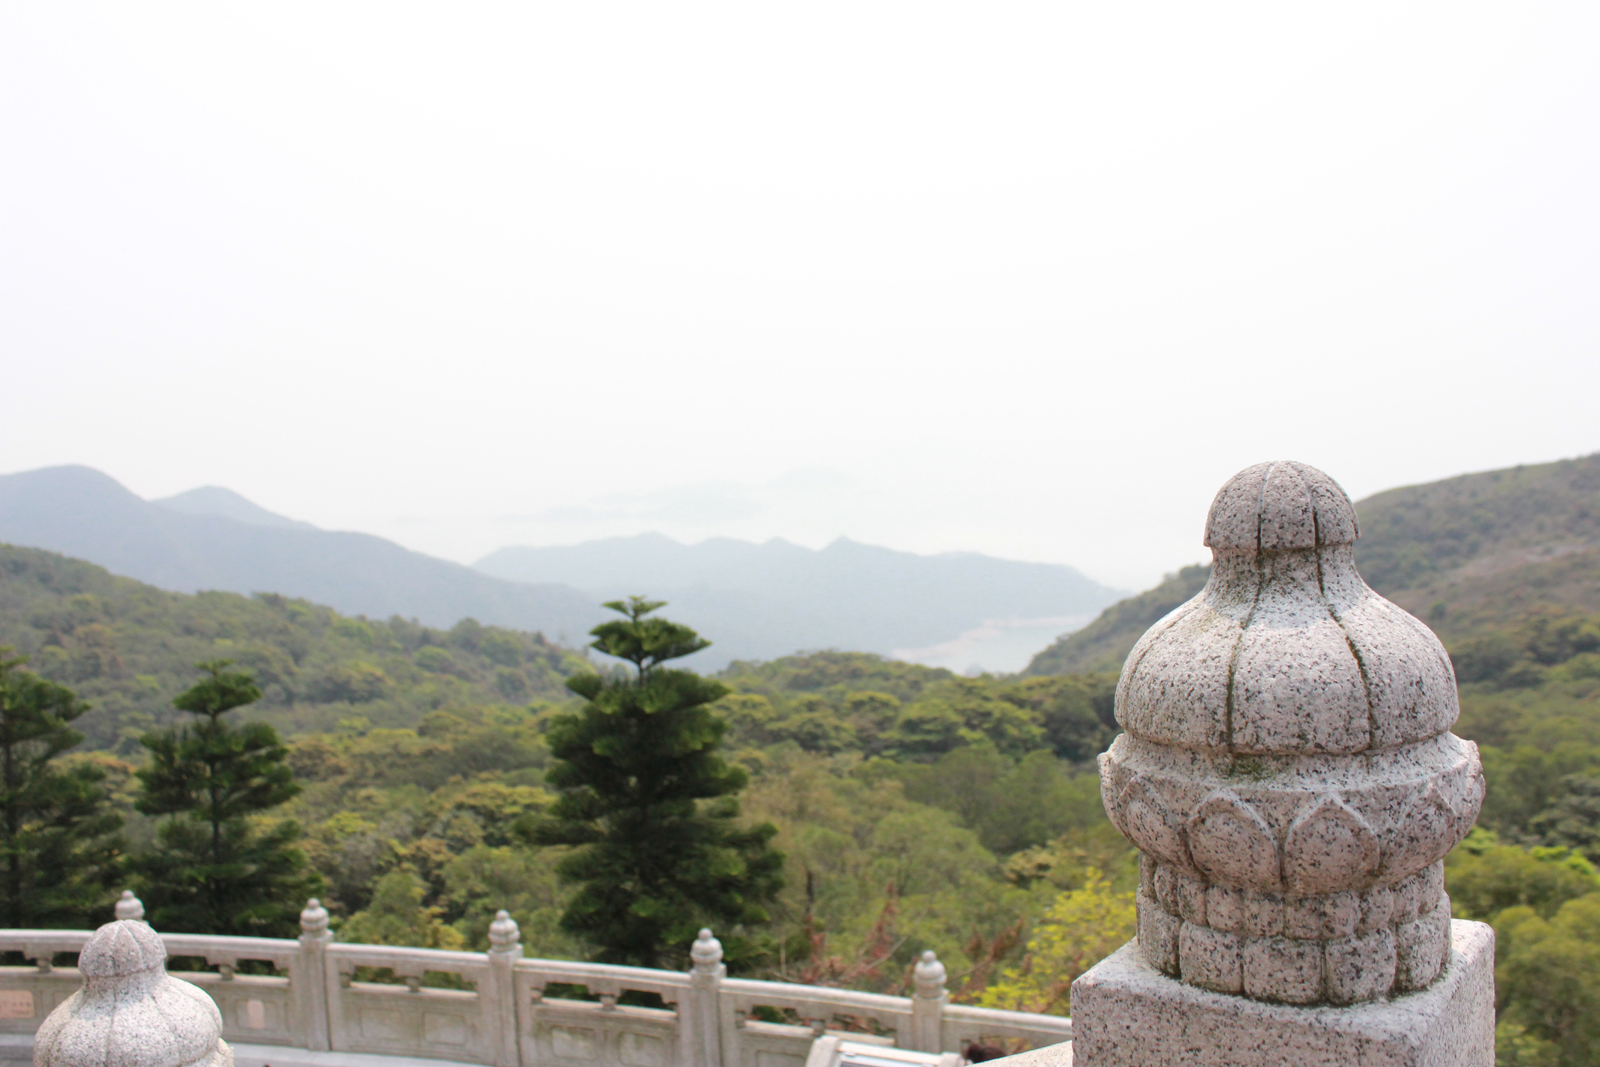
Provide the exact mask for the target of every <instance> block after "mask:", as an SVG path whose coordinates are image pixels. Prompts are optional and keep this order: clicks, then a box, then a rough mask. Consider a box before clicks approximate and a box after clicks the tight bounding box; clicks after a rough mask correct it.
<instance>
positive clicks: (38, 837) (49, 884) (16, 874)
mask: <svg viewBox="0 0 1600 1067" xmlns="http://www.w3.org/2000/svg"><path fill="white" fill-rule="evenodd" d="M10 652H11V649H9V648H0V922H3V923H4V924H5V925H6V926H9V927H12V928H23V929H26V928H30V927H32V928H49V927H76V926H84V925H89V924H97V920H101V919H103V918H104V916H103V915H101V914H98V913H99V912H100V911H101V909H102V908H104V906H105V905H107V904H109V903H110V900H111V897H112V889H113V885H114V883H115V881H116V879H117V878H118V877H120V875H121V862H122V841H121V839H120V838H119V837H118V836H117V833H116V831H117V829H118V828H119V827H120V826H121V825H122V817H121V816H120V815H117V814H116V813H115V812H114V811H112V810H111V809H110V807H109V805H108V803H107V800H106V790H105V786H104V784H103V780H104V778H105V774H104V772H102V771H100V770H99V769H97V768H95V767H91V766H88V765H85V764H79V765H77V766H73V767H65V768H63V767H60V766H58V765H56V764H55V763H54V762H53V761H54V760H55V758H56V757H57V756H59V755H61V754H62V753H63V752H65V751H66V750H67V749H69V748H72V747H73V746H74V745H76V744H77V743H78V742H79V741H82V740H83V735H82V734H80V733H78V731H76V730H74V729H72V727H70V726H69V725H67V724H68V723H70V722H72V720H74V719H76V718H77V717H78V716H80V715H82V714H83V713H84V712H86V711H88V710H89V705H87V704H85V703H84V702H83V701H81V700H79V699H78V697H77V695H76V694H74V693H73V692H72V690H70V689H68V688H67V687H66V686H63V685H57V684H56V683H54V682H49V681H46V680H45V679H43V678H40V677H38V676H36V675H34V674H31V673H29V672H28V671H24V670H20V669H19V668H20V667H21V666H22V664H24V663H26V662H27V660H26V659H25V658H22V657H15V658H13V657H12V656H10V655H9V653H10Z"/></svg>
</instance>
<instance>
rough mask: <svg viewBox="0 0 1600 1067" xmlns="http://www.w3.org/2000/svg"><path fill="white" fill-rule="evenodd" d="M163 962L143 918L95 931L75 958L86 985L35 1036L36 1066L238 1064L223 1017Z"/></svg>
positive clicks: (162, 954)
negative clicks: (225, 1035) (226, 1036)
mask: <svg viewBox="0 0 1600 1067" xmlns="http://www.w3.org/2000/svg"><path fill="white" fill-rule="evenodd" d="M166 963H167V950H166V946H165V945H163V944H162V942H161V937H160V935H158V934H157V933H156V932H155V931H154V930H152V929H150V927H149V925H148V924H146V923H144V922H143V921H141V920H139V919H118V920H116V921H115V922H109V923H107V924H106V925H104V926H102V927H100V929H98V930H96V931H95V932H94V934H93V935H92V936H91V937H90V938H89V940H88V942H87V943H86V944H85V945H84V946H83V951H82V952H80V953H79V954H78V969H79V971H81V972H82V973H83V979H84V982H83V988H82V989H80V990H78V991H77V992H76V993H74V994H72V996H71V997H68V998H67V999H66V1000H65V1001H63V1002H61V1003H60V1004H58V1005H56V1008H55V1010H54V1011H52V1012H51V1013H50V1014H49V1016H48V1017H46V1018H45V1020H44V1023H43V1024H41V1025H40V1027H39V1031H38V1033H37V1034H35V1035H34V1040H33V1062H34V1065H35V1067H233V1049H231V1048H230V1047H229V1046H228V1043H227V1042H226V1041H224V1040H222V1013H221V1012H219V1011H218V1010H217V1006H216V1004H215V1003H214V1002H213V1001H212V999H211V998H210V997H209V996H207V995H206V993H205V991H204V990H202V989H201V988H200V987H199V986H196V985H192V984H191V983H189V982H183V981H179V980H178V979H176V978H173V977H172V976H171V975H169V974H167V967H166Z"/></svg>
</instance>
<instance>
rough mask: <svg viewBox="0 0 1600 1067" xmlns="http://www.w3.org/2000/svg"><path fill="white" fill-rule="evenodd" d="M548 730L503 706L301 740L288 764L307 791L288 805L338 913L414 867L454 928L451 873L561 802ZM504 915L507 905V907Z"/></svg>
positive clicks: (360, 904) (509, 840) (363, 902)
mask: <svg viewBox="0 0 1600 1067" xmlns="http://www.w3.org/2000/svg"><path fill="white" fill-rule="evenodd" d="M539 727H540V720H539V718H538V717H537V716H535V715H534V714H531V713H530V712H527V711H520V712H519V711H511V710H509V709H502V708H476V709H454V710H452V711H448V712H434V713H432V714H430V715H429V716H428V717H427V718H426V719H424V721H423V724H422V726H421V727H420V728H419V729H416V730H372V729H365V730H362V731H354V730H353V731H349V732H342V733H336V734H314V735H308V736H305V737H301V738H298V739H296V740H295V741H294V742H293V745H292V747H291V749H290V754H289V762H290V766H291V767H293V768H294V769H295V770H296V772H297V776H298V777H299V780H300V781H301V783H302V784H303V786H304V787H305V791H304V793H303V794H302V795H301V796H299V797H298V798H296V799H295V800H294V801H293V802H292V804H291V805H290V806H289V808H288V811H290V812H291V813H292V814H293V815H294V816H295V817H296V818H298V819H300V820H301V821H302V823H303V824H304V825H305V828H306V829H305V835H306V836H305V847H306V850H307V852H308V853H309V854H310V856H311V859H312V863H313V865H314V866H315V867H316V868H317V869H318V870H319V871H321V872H323V873H324V875H325V876H326V878H327V879H328V883H329V891H328V894H327V900H326V901H325V903H327V905H328V907H329V908H330V910H332V911H333V912H334V913H335V914H347V913H350V912H354V911H357V910H360V909H362V908H364V907H366V906H367V901H368V898H369V896H370V894H371V893H372V887H373V885H374V884H375V882H376V881H377V879H378V878H379V877H381V876H382V875H384V874H386V873H388V872H389V871H391V870H395V869H405V870H408V871H410V872H412V873H414V874H416V875H417V876H418V877H420V878H421V879H422V880H423V882H424V883H425V884H426V885H427V887H428V891H427V897H426V903H427V904H428V905H429V906H433V905H436V904H437V905H442V906H444V907H445V910H444V911H443V912H442V913H441V914H442V915H444V916H445V917H446V921H449V922H459V921H462V920H463V919H464V918H466V915H465V912H463V911H461V910H459V909H457V908H455V907H454V906H453V905H452V904H451V902H450V901H448V900H446V899H445V898H446V896H447V894H448V888H447V886H448V881H447V877H446V874H445V870H446V868H447V867H448V866H449V864H450V863H451V862H453V861H454V859H455V858H456V857H458V856H460V855H462V854H464V853H466V852H468V851H470V850H472V849H473V848H475V847H477V846H480V845H483V846H488V847H490V848H500V847H506V846H509V845H512V844H513V842H514V838H513V834H512V832H511V825H512V824H513V823H514V822H515V821H516V820H517V819H519V818H522V817H524V816H526V815H529V814H531V813H534V812H538V811H542V810H543V809H544V808H545V807H547V806H548V804H549V803H550V801H551V800H552V797H551V795H550V794H549V793H548V792H547V791H546V790H545V789H544V788H543V787H542V786H541V785H540V784H537V783H541V782H542V781H543V767H544V765H545V762H546V760H547V759H548V754H547V752H546V749H545V747H544V742H543V740H542V737H541V735H540V729H539ZM497 907H509V905H507V904H501V905H497Z"/></svg>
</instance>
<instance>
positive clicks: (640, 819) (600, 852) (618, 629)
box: [524, 597, 783, 967]
mask: <svg viewBox="0 0 1600 1067" xmlns="http://www.w3.org/2000/svg"><path fill="white" fill-rule="evenodd" d="M606 606H607V607H610V608H612V609H613V610H615V611H617V612H619V613H621V614H622V615H624V616H626V619H625V620H617V621H613V622H608V623H604V624H602V625H600V626H597V627H595V628H594V630H593V631H591V633H592V634H593V635H594V637H595V641H594V643H593V647H594V648H596V649H598V650H599V651H601V652H604V653H606V654H608V655H613V656H618V657H620V658H622V659H626V660H628V661H629V662H630V663H632V664H634V666H635V667H636V668H637V673H636V674H634V675H633V676H631V677H614V678H604V677H601V676H600V675H598V674H586V675H579V676H577V677H575V678H573V679H571V680H570V681H569V682H568V683H567V684H568V686H569V688H571V689H572V691H573V692H575V693H577V694H578V695H580V696H582V697H584V698H585V700H586V701H587V703H586V704H585V705H584V707H583V708H582V710H581V711H579V712H577V713H576V714H568V715H559V716H556V717H555V718H554V719H552V721H551V725H550V729H549V732H548V734H547V737H546V740H547V741H548V743H549V745H550V752H551V754H552V756H553V757H554V760H553V765H552V767H551V769H550V771H549V774H548V781H549V783H550V784H551V785H553V786H555V787H556V788H557V789H559V790H560V791H561V796H560V798H559V799H558V800H557V801H556V803H555V804H554V805H553V806H552V808H551V809H550V812H549V814H548V815H547V816H543V817H539V816H535V817H530V818H529V819H527V820H525V823H524V832H525V833H526V835H527V837H528V838H529V839H530V840H531V841H532V842H533V843H534V844H537V845H571V846H576V847H575V849H574V851H573V852H571V853H570V854H568V855H567V856H565V857H564V858H563V859H562V860H561V861H560V863H559V865H558V867H557V870H558V872H559V873H560V874H561V876H562V878H563V879H565V880H566V881H568V882H570V883H576V884H578V885H579V889H578V891H577V893H576V894H575V895H574V897H573V899H572V901H571V902H570V904H569V905H568V907H567V909H566V911H565V913H564V914H563V916H562V920H561V924H562V927H563V928H564V929H566V930H568V931H569V932H571V933H573V934H575V935H577V936H579V937H581V938H583V939H584V940H586V941H588V942H589V943H591V944H593V945H595V946H596V947H597V949H598V952H597V955H598V958H599V959H601V960H603V961H605V962H610V963H631V964H636V965H640V966H645V967H655V966H659V965H660V964H661V963H662V962H663V961H664V958H667V957H672V958H678V957H682V956H683V955H684V953H685V952H686V951H687V949H688V946H689V944H690V942H691V941H693V939H694V936H695V931H696V930H698V929H699V928H700V927H701V926H713V927H716V928H717V930H718V931H719V933H722V934H724V935H725V943H726V944H727V946H728V948H729V950H730V956H733V957H736V956H737V955H738V953H739V952H740V951H741V949H744V950H746V951H747V950H748V947H747V943H746V942H745V941H743V940H742V939H741V936H740V931H741V930H744V931H747V930H748V929H749V928H750V927H753V926H756V925H759V924H762V923H765V922H766V921H767V919H768V915H767V910H766V905H767V903H768V902H769V901H770V900H771V899H772V898H773V896H774V895H775V894H776V893H777V891H778V889H779V888H780V887H781V885H782V878H781V874H780V871H781V870H782V866H783V857H782V855H781V854H779V853H777V852H775V851H773V850H772V849H771V847H770V846H769V842H770V841H771V839H772V837H773V835H774V834H775V833H776V832H777V830H776V829H775V828H774V827H773V826H771V825H770V824H765V823H763V824H761V825H758V826H745V825H741V823H740V820H739V804H738V802H737V801H736V800H735V799H734V796H733V795H734V794H735V793H737V792H738V791H739V790H740V789H742V788H744V785H745V782H746V774H745V772H744V771H743V770H742V769H740V768H737V767H732V766H729V765H728V764H727V763H726V762H724V761H723V759H722V758H721V757H720V756H719V755H718V754H717V749H718V746H719V744H720V743H721V740H722V735H723V733H724V732H725V731H726V730H727V724H726V723H725V722H723V721H722V720H720V719H718V718H717V717H716V716H714V715H713V714H712V713H711V711H710V710H709V709H708V705H710V704H711V703H712V702H713V701H715V700H717V699H718V698H719V697H721V696H723V695H724V694H726V693H727V691H728V690H727V688H726V687H725V686H723V685H721V684H720V683H718V682H714V681H711V680H709V679H706V678H701V677H700V676H698V675H696V674H692V673H690V672H688V671H679V670H668V669H664V668H662V667H661V666H660V664H662V663H663V662H665V661H667V660H670V659H676V658H678V657H680V656H686V655H688V654H690V653H691V652H695V651H698V650H699V649H702V648H704V647H706V645H707V644H708V643H709V642H707V641H705V640H703V639H701V638H700V636H699V635H698V634H696V633H695V632H694V631H693V630H691V629H689V628H688V627H687V626H682V625H680V624H677V623H671V622H667V621H665V620H662V619H652V618H647V617H646V616H647V615H649V614H650V613H651V612H653V611H655V610H656V609H657V608H659V607H662V606H663V605H662V604H660V603H659V602H655V601H650V600H645V599H644V598H642V597H631V598H629V600H627V601H615V602H613V603H610V604H608V605H606ZM728 935H731V936H728Z"/></svg>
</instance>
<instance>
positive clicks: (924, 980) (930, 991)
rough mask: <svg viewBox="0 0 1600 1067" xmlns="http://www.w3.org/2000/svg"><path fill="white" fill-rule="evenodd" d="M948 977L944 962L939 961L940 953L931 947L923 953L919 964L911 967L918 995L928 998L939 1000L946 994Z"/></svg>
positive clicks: (918, 961) (912, 978)
mask: <svg viewBox="0 0 1600 1067" xmlns="http://www.w3.org/2000/svg"><path fill="white" fill-rule="evenodd" d="M947 977H948V975H947V974H946V972H945V969H944V964H942V963H940V962H939V957H938V955H937V954H935V953H934V951H933V949H931V948H930V949H928V950H927V951H925V952H924V953H923V954H922V956H921V958H919V959H918V960H917V965H916V966H915V967H913V968H912V969H911V980H912V982H913V983H914V984H915V985H916V987H917V996H919V997H924V998H926V999H928V1000H938V999H939V998H940V997H942V996H944V995H945V988H944V983H945V979H946V978H947Z"/></svg>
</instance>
